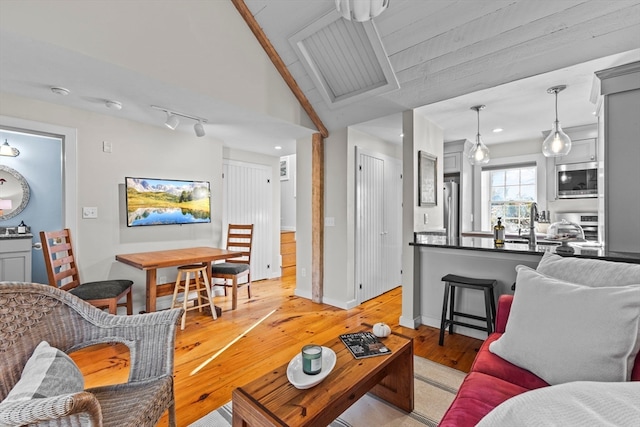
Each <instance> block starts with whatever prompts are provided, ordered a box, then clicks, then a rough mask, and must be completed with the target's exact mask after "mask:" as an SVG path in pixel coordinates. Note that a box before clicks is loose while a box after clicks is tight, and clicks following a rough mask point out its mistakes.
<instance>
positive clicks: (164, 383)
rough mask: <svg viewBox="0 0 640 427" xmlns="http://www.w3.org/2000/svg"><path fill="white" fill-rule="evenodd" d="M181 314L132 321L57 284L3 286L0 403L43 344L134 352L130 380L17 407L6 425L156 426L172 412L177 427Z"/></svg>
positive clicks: (1, 418)
mask: <svg viewBox="0 0 640 427" xmlns="http://www.w3.org/2000/svg"><path fill="white" fill-rule="evenodd" d="M181 315H182V309H173V310H167V311H160V312H155V313H147V314H141V315H133V316H115V315H112V314H108V313H106V312H103V311H101V310H99V309H97V308H96V307H94V306H92V305H90V304H89V303H87V302H85V301H83V300H81V299H79V298H78V297H76V296H74V295H72V294H70V293H69V292H65V291H62V290H60V289H57V288H54V287H52V286H47V285H41V284H34V283H18V282H3V283H2V284H0V359H2V363H1V364H0V365H1V367H0V401H2V400H4V399H5V397H6V396H7V394H8V393H9V391H10V390H11V389H12V388H13V387H14V385H15V384H16V383H17V382H18V380H19V379H20V374H21V373H22V370H23V367H24V366H25V364H26V362H27V360H28V359H29V357H30V356H31V354H32V353H33V351H34V349H35V347H36V346H37V345H38V344H39V343H40V342H41V341H43V340H44V341H47V342H49V344H50V345H51V346H53V347H56V348H58V349H60V350H62V351H64V352H65V353H71V352H73V351H75V350H78V349H81V348H84V347H88V346H91V345H94V344H99V343H109V342H120V343H123V344H125V345H127V346H128V347H129V350H130V358H131V366H130V372H129V379H128V382H127V383H123V384H116V385H108V386H101V387H95V388H92V389H86V390H85V391H83V392H80V393H75V394H67V395H62V396H59V397H55V398H41V399H31V400H29V401H22V402H14V403H11V404H9V405H11V406H10V408H9V410H6V408H5V410H3V411H2V413H0V425H6V424H8V425H23V424H32V423H33V424H37V425H45V426H54V425H55V426H86V425H88V420H91V421H92V422H91V425H93V426H118V427H125V426H136V427H139V426H155V425H156V423H157V422H158V420H159V419H160V418H161V417H162V415H163V414H164V412H165V411H166V410H167V409H168V410H169V425H171V426H175V401H174V393H173V358H174V342H175V331H176V325H177V321H178V319H179V318H180V316H181Z"/></svg>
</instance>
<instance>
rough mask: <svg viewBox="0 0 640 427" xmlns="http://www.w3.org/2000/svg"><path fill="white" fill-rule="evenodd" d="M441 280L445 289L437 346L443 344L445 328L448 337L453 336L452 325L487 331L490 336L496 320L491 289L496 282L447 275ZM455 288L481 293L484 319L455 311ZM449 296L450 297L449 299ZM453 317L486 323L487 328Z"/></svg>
mask: <svg viewBox="0 0 640 427" xmlns="http://www.w3.org/2000/svg"><path fill="white" fill-rule="evenodd" d="M441 280H442V281H443V282H445V288H444V299H443V301H442V319H441V321H440V340H439V341H438V344H439V345H443V344H444V331H445V329H446V328H447V326H448V327H449V335H452V334H453V325H458V326H466V327H468V328H473V329H478V330H481V331H487V334H491V332H493V328H494V327H493V325H494V324H495V320H496V303H495V296H494V293H493V288H495V286H496V285H497V281H495V280H492V279H474V278H471V277H464V276H456V275H455V274H447V275H446V276H444V277H443V278H442V279H441ZM456 288H467V289H475V290H477V291H483V293H484V309H485V317H482V316H476V315H473V314H468V313H461V312H459V311H455V300H456ZM449 291H451V292H449ZM449 295H451V297H449ZM447 303H448V304H447ZM447 305H448V308H449V316H447ZM454 316H458V317H467V318H470V319H475V320H480V321H483V322H486V323H487V326H486V327H485V326H478V325H474V324H471V323H467V322H461V321H458V320H455V319H454Z"/></svg>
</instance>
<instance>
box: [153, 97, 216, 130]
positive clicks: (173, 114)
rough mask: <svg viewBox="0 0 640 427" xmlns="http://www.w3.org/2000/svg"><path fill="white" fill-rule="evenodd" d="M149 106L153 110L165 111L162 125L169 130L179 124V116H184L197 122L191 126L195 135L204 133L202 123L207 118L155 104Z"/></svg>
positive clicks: (205, 121)
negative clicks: (165, 116) (165, 115)
mask: <svg viewBox="0 0 640 427" xmlns="http://www.w3.org/2000/svg"><path fill="white" fill-rule="evenodd" d="M151 108H153V109H154V110H160V111H164V112H165V113H167V120H166V121H165V122H164V125H165V126H166V127H168V128H169V129H171V130H175V128H177V127H178V125H179V124H180V118H179V117H184V118H185V119H191V120H195V121H196V122H197V123H196V124H195V125H194V126H193V130H194V131H195V132H196V136H197V137H202V136H204V135H205V132H204V126H203V125H202V124H203V123H207V119H203V118H202V117H197V116H192V115H190V114H184V113H179V112H177V111H173V110H169V109H168V108H164V107H158V106H157V105H152V106H151Z"/></svg>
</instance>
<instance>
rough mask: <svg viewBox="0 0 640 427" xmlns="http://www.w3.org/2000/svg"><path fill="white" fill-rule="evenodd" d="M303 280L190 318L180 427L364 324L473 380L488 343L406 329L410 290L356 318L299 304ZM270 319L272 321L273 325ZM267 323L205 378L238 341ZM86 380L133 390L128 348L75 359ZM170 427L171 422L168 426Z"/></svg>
mask: <svg viewBox="0 0 640 427" xmlns="http://www.w3.org/2000/svg"><path fill="white" fill-rule="evenodd" d="M294 288H295V278H294V277H292V278H285V279H283V280H263V281H258V282H254V283H253V284H252V286H251V294H252V298H251V299H250V300H248V299H247V290H246V289H245V288H241V289H240V290H239V291H238V294H239V295H238V308H237V310H234V311H231V296H228V297H216V298H215V302H216V305H218V306H220V307H222V310H223V313H222V316H220V317H219V318H218V320H215V321H214V320H213V319H212V318H211V316H210V315H209V316H207V315H205V314H204V313H199V312H197V311H195V310H194V311H190V312H188V313H187V326H186V327H185V329H184V331H181V330H180V329H179V327H178V332H177V334H176V348H175V394H176V412H177V421H178V426H180V427H182V426H188V425H189V424H190V423H192V422H194V421H195V420H197V419H199V418H201V417H202V416H204V415H206V414H207V413H209V412H210V411H212V410H214V409H215V408H217V407H219V406H220V405H223V404H224V403H226V402H228V401H229V400H231V392H232V391H233V389H234V388H235V387H238V386H241V385H243V384H245V383H248V382H249V381H251V380H252V379H254V378H256V377H258V376H260V375H263V374H265V373H266V372H268V371H269V370H270V369H271V368H273V367H275V366H280V365H282V364H284V363H287V362H288V361H289V360H291V358H292V357H293V356H294V355H295V354H296V353H298V351H300V348H301V347H302V346H303V345H304V344H307V343H311V342H314V343H318V344H322V343H324V342H326V341H328V340H330V339H332V338H334V337H335V336H336V335H339V334H341V333H345V332H348V331H351V330H354V329H355V328H358V327H359V326H360V325H361V324H362V323H367V324H373V323H376V322H380V321H383V322H386V323H387V324H389V325H390V326H391V327H392V329H393V330H394V331H395V332H398V333H402V334H404V335H407V336H410V337H413V338H414V352H415V354H416V355H418V356H422V357H426V358H428V359H431V360H433V361H436V362H438V363H441V364H443V365H446V366H450V367H453V368H456V369H459V370H461V371H464V372H468V370H469V368H470V366H471V363H472V361H473V359H474V357H475V355H476V352H477V350H478V347H479V346H480V344H481V341H480V340H477V339H473V338H469V337H465V336H462V335H457V334H456V335H452V336H447V337H446V339H445V345H444V346H443V347H440V346H438V333H439V330H438V329H434V328H430V327H427V326H420V328H419V329H417V330H414V329H409V328H404V327H401V326H399V325H398V319H399V317H400V313H401V305H402V290H401V288H400V287H398V288H395V289H393V290H391V291H389V292H387V293H386V294H384V295H381V296H379V297H377V298H375V299H373V300H370V301H367V302H365V303H363V304H362V305H360V306H358V307H356V308H353V309H351V310H341V309H338V308H335V307H331V306H328V305H324V304H315V303H313V302H311V301H309V300H307V299H304V298H298V297H296V296H294V294H293V292H294ZM265 317H266V318H265ZM263 318H265V319H264V320H263V321H262V322H261V323H260V324H258V325H257V326H255V327H254V328H253V329H252V330H251V331H250V332H248V333H247V334H246V335H244V336H243V337H242V338H240V339H239V340H238V341H237V342H235V343H234V344H233V345H231V346H229V347H228V348H227V349H226V350H225V351H223V352H222V353H221V354H220V355H219V356H217V357H216V358H215V359H213V360H211V361H210V362H209V363H207V364H206V366H204V367H203V368H202V369H201V370H199V371H198V372H197V373H192V372H193V371H194V370H195V369H196V368H197V367H198V366H200V365H201V364H202V363H204V362H206V361H207V360H209V359H210V358H211V357H212V356H213V355H214V354H215V353H217V352H218V351H220V350H221V349H223V348H224V347H225V346H227V345H228V344H229V343H230V342H231V341H233V340H234V339H236V338H237V337H238V336H240V335H241V334H243V332H245V331H246V330H247V329H249V328H251V327H252V326H254V325H255V324H256V323H257V322H258V321H259V320H261V319H263ZM72 357H73V359H74V360H75V361H76V363H77V364H78V365H79V366H80V369H81V370H82V372H83V374H84V375H85V381H86V383H85V386H86V387H94V386H97V385H101V384H113V383H116V382H125V381H126V378H127V375H128V371H129V368H128V366H129V359H128V351H127V349H126V347H124V346H122V345H103V346H99V347H96V348H92V349H85V350H82V351H79V352H76V353H74V354H73V355H72ZM159 425H161V426H164V425H167V416H166V414H165V416H164V418H163V419H162V420H161V422H160V424H159Z"/></svg>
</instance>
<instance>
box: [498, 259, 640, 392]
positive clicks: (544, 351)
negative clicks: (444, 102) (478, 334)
mask: <svg viewBox="0 0 640 427" xmlns="http://www.w3.org/2000/svg"><path fill="white" fill-rule="evenodd" d="M516 270H517V272H518V274H517V279H516V283H517V289H516V292H515V294H514V299H513V304H512V307H511V311H510V314H509V321H508V323H507V326H506V330H505V333H504V334H503V335H502V336H501V337H500V338H499V339H498V340H496V341H494V342H493V343H491V344H490V346H489V350H490V351H491V352H492V353H494V354H497V355H498V356H500V357H502V358H503V359H505V360H507V361H509V362H511V363H513V364H514V365H517V366H520V367H522V368H524V369H527V370H529V371H531V372H533V373H534V374H536V375H537V376H539V377H540V378H542V379H543V380H545V381H546V382H547V383H549V384H552V385H553V384H561V383H566V382H569V381H629V379H630V377H631V370H632V369H633V363H634V359H635V357H636V354H637V353H638V350H639V347H640V338H639V331H640V285H630V286H615V287H604V288H593V287H588V286H581V285H576V284H573V283H569V282H564V281H562V280H558V279H554V278H551V277H547V276H545V275H543V274H541V273H539V272H537V271H535V270H533V269H531V268H529V267H525V266H523V265H519V266H518V267H516Z"/></svg>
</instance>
